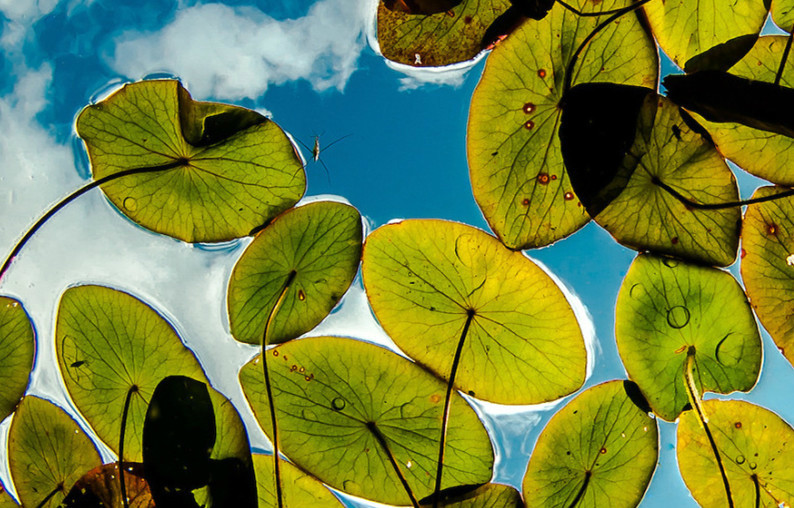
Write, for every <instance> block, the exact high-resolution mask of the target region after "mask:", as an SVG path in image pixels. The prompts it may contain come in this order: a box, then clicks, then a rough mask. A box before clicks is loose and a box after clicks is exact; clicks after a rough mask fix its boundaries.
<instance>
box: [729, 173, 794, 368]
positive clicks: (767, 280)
mask: <svg viewBox="0 0 794 508" xmlns="http://www.w3.org/2000/svg"><path fill="white" fill-rule="evenodd" d="M784 190H785V189H783V188H781V187H762V188H760V189H758V190H757V191H756V192H755V194H754V195H753V198H762V197H765V196H770V195H773V194H778V193H780V192H783V191H784ZM792 218H794V199H793V198H785V199H779V200H775V201H767V202H766V203H758V204H754V205H750V206H749V207H747V213H746V214H745V216H744V226H743V229H742V249H743V251H742V252H743V258H742V280H743V281H744V284H745V287H746V288H747V295H748V297H749V298H750V302H751V304H752V306H753V309H755V312H756V313H757V314H758V319H760V320H761V323H762V324H763V325H764V328H766V329H767V330H768V331H769V335H771V336H772V339H773V340H774V341H775V344H777V346H778V347H779V348H780V351H781V352H782V353H783V354H784V355H785V356H786V358H787V359H788V361H789V362H790V363H793V364H794V323H792V321H791V319H790V316H791V315H792V313H794V298H792V295H793V294H794V257H792V256H794V222H792Z"/></svg>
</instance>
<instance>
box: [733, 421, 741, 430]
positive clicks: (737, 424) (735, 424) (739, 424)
mask: <svg viewBox="0 0 794 508" xmlns="http://www.w3.org/2000/svg"><path fill="white" fill-rule="evenodd" d="M733 426H734V427H736V428H737V429H741V428H742V422H736V423H734V424H733Z"/></svg>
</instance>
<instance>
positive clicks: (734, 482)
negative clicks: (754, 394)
mask: <svg viewBox="0 0 794 508" xmlns="http://www.w3.org/2000/svg"><path fill="white" fill-rule="evenodd" d="M703 409H704V411H705V413H706V416H707V417H708V422H709V428H710V429H711V434H712V436H713V437H714V442H715V444H716V445H717V449H718V450H719V452H720V457H721V461H722V465H723V467H724V468H725V473H726V475H727V478H728V482H729V484H730V488H731V497H732V498H733V504H734V506H737V507H741V506H763V507H769V508H777V507H779V506H789V505H790V504H791V502H792V500H794V450H793V449H792V448H794V429H792V428H791V426H790V425H789V424H788V423H786V422H785V421H784V420H783V419H781V418H780V417H779V416H778V415H776V414H775V413H773V412H771V411H769V410H767V409H764V408H762V407H759V406H756V405H754V404H750V403H749V402H744V401H741V400H726V401H720V400H707V401H705V402H704V403H703ZM676 449H677V450H678V466H679V468H680V470H681V476H682V477H683V478H684V482H685V483H686V486H687V487H688V488H689V491H690V492H691V493H692V496H693V497H694V498H695V500H696V501H697V502H698V503H699V504H700V506H703V507H705V508H722V507H724V506H727V505H728V503H727V498H726V494H725V489H724V487H723V482H722V477H721V475H720V469H719V466H718V465H717V462H716V459H715V457H714V452H712V448H711V444H710V443H709V441H708V438H707V437H706V434H705V432H704V431H703V428H702V427H701V426H700V422H699V420H698V418H697V416H695V414H694V411H687V412H685V413H684V414H682V415H681V421H680V423H679V425H678V443H677V446H676Z"/></svg>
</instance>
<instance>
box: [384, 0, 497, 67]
mask: <svg viewBox="0 0 794 508" xmlns="http://www.w3.org/2000/svg"><path fill="white" fill-rule="evenodd" d="M509 6H510V1H509V0H487V1H485V2H482V1H479V0H463V1H462V2H460V4H459V5H457V6H456V7H454V8H452V9H449V10H447V11H446V12H439V13H437V14H431V15H416V14H407V13H405V12H400V11H399V10H390V9H389V8H388V7H387V6H386V3H385V2H380V3H379V4H378V44H379V45H380V50H381V52H383V56H384V57H386V58H388V59H389V60H394V61H395V62H399V63H403V64H408V65H413V66H417V67H426V66H439V65H449V64H452V63H456V62H463V61H465V60H470V59H472V58H474V57H475V56H476V55H477V53H479V52H480V51H482V49H483V46H482V38H483V36H484V35H485V31H486V29H487V28H488V27H489V26H490V25H491V23H493V22H494V20H495V19H496V18H497V17H498V16H499V15H500V14H502V13H503V12H504V11H506V10H507V8H508V7H509Z"/></svg>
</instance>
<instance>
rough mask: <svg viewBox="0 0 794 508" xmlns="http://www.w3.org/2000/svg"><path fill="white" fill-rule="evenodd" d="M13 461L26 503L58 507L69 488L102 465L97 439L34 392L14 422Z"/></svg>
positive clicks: (21, 497)
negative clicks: (35, 395) (95, 445)
mask: <svg viewBox="0 0 794 508" xmlns="http://www.w3.org/2000/svg"><path fill="white" fill-rule="evenodd" d="M8 463H9V468H10V471H11V478H12V479H13V481H14V486H15V487H16V490H17V495H18V496H19V500H20V501H21V502H22V506H26V507H27V506H30V507H37V506H44V507H55V506H58V504H59V503H61V502H62V501H63V499H64V497H65V496H66V491H67V490H68V489H69V486H71V485H74V483H75V482H76V481H77V480H78V479H80V477H81V476H83V474H85V472H86V471H90V470H92V469H94V468H95V467H99V466H101V465H102V461H101V459H100V458H99V453H97V451H96V448H94V445H93V443H91V440H90V439H88V436H86V435H85V433H83V431H82V430H81V429H80V427H79V426H78V425H77V423H76V422H75V421H74V420H72V418H71V417H70V416H69V415H68V414H66V413H65V412H64V411H63V410H62V409H61V408H59V407H58V406H56V405H54V404H52V403H51V402H49V401H46V400H44V399H40V398H38V397H34V396H31V395H28V396H26V397H25V398H24V399H22V402H20V403H19V407H18V408H17V410H16V412H15V413H14V418H13V419H12V420H11V429H10V430H9V433H8ZM52 493H54V494H53V495H52V496H51V497H50V498H49V499H48V500H47V502H46V503H44V504H43V505H42V502H43V501H44V500H45V499H46V498H47V497H48V495H50V494H52Z"/></svg>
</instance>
